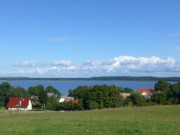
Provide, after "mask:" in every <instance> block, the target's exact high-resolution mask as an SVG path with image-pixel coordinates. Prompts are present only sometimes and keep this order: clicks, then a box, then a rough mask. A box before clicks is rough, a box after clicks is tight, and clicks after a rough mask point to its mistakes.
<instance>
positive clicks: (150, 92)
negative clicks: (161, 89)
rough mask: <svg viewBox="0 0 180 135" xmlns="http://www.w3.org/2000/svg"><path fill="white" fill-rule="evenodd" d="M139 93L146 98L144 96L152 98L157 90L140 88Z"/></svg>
mask: <svg viewBox="0 0 180 135" xmlns="http://www.w3.org/2000/svg"><path fill="white" fill-rule="evenodd" d="M138 92H139V93H140V94H141V95H142V96H144V95H149V96H152V95H153V93H154V92H156V91H155V89H151V88H139V89H138Z"/></svg>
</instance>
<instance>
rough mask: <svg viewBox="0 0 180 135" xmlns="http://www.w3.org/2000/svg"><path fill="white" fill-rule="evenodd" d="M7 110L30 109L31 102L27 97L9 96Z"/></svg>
mask: <svg viewBox="0 0 180 135" xmlns="http://www.w3.org/2000/svg"><path fill="white" fill-rule="evenodd" d="M7 107H8V110H26V111H27V110H32V102H31V98H29V97H11V98H10V99H9V102H8V105H7Z"/></svg>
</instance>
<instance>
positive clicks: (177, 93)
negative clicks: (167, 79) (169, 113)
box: [171, 82, 180, 102]
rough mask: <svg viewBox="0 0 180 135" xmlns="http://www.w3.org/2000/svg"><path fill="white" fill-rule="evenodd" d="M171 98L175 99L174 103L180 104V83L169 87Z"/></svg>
mask: <svg viewBox="0 0 180 135" xmlns="http://www.w3.org/2000/svg"><path fill="white" fill-rule="evenodd" d="M171 89H172V93H173V96H174V97H175V98H176V102H180V82H179V83H175V84H173V85H172V86H171ZM177 100H178V101H177Z"/></svg>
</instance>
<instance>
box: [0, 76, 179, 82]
mask: <svg viewBox="0 0 180 135" xmlns="http://www.w3.org/2000/svg"><path fill="white" fill-rule="evenodd" d="M0 80H2V81H26V80H32V81H159V80H165V81H176V82H179V81H180V77H152V76H138V77H134V76H103V77H90V78H30V77H0Z"/></svg>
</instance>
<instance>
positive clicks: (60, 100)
mask: <svg viewBox="0 0 180 135" xmlns="http://www.w3.org/2000/svg"><path fill="white" fill-rule="evenodd" d="M71 101H72V103H74V104H78V100H75V99H74V97H71V96H68V95H62V96H61V97H60V99H59V103H63V102H66V103H70V102H71Z"/></svg>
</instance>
